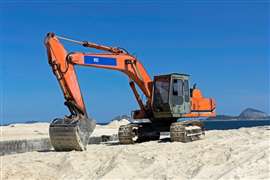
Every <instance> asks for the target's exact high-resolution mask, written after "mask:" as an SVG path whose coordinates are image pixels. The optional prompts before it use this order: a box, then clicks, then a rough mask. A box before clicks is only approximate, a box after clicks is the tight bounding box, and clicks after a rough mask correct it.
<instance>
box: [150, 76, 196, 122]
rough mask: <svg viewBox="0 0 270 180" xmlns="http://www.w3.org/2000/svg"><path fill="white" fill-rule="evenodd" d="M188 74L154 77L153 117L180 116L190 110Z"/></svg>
mask: <svg viewBox="0 0 270 180" xmlns="http://www.w3.org/2000/svg"><path fill="white" fill-rule="evenodd" d="M188 80H189V75H187V74H177V73H173V74H167V75H159V76H155V77H154V94H153V101H152V105H153V113H154V117H155V118H157V119H158V118H180V117H182V115H183V114H188V113H190V112H191V110H190V89H189V82H188Z"/></svg>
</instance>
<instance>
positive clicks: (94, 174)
mask: <svg viewBox="0 0 270 180" xmlns="http://www.w3.org/2000/svg"><path fill="white" fill-rule="evenodd" d="M269 128H270V127H256V128H242V129H240V130H226V131H208V132H207V134H206V136H205V137H204V138H203V139H201V140H199V141H195V142H192V143H171V142H169V141H167V140H166V139H165V140H163V141H159V142H158V141H152V142H146V143H140V144H136V145H116V144H100V145H89V146H88V150H87V151H84V152H75V151H72V152H29V153H22V154H14V155H6V156H2V157H1V161H2V167H1V172H2V179H270V169H269V166H270V159H269V153H270V144H269V139H270V130H269ZM100 129H103V130H104V129H111V130H112V129H113V128H108V127H106V128H105V127H103V128H102V127H100V126H98V127H97V129H96V133H97V134H99V133H98V131H99V130H100ZM104 131H105V130H104Z"/></svg>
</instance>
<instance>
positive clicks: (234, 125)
mask: <svg viewBox="0 0 270 180" xmlns="http://www.w3.org/2000/svg"><path fill="white" fill-rule="evenodd" d="M203 122H204V125H205V129H206V130H226V129H239V128H242V127H256V126H270V119H269V120H244V119H243V120H230V121H228V120H226V121H225V120H224V121H223V120H204V121H203Z"/></svg>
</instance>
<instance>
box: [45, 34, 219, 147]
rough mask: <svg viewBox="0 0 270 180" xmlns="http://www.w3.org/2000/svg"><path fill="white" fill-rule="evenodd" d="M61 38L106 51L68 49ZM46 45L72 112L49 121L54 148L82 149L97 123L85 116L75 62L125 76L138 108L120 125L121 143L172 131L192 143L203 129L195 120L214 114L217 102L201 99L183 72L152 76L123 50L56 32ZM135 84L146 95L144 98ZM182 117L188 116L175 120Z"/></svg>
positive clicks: (173, 136)
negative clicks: (130, 121) (92, 51)
mask: <svg viewBox="0 0 270 180" xmlns="http://www.w3.org/2000/svg"><path fill="white" fill-rule="evenodd" d="M60 40H62V41H63V40H65V41H69V42H73V43H76V44H79V45H82V46H84V47H87V48H93V49H97V50H101V51H104V52H102V53H83V52H67V51H66V49H65V48H64V46H63V45H62V43H61V42H60ZM45 46H46V49H47V55H48V62H49V65H50V66H51V68H52V72H53V73H54V75H55V77H56V79H57V81H58V82H59V85H60V88H61V90H62V92H63V95H64V99H65V103H64V104H65V105H66V106H67V108H68V109H69V111H70V115H68V116H65V117H64V118H56V119H54V120H53V121H52V122H51V124H50V127H49V135H50V140H51V143H52V146H53V147H54V149H55V150H56V151H71V150H78V151H82V150H85V149H86V145H87V144H88V142H89V138H90V135H91V134H92V132H93V130H94V129H95V125H96V122H95V120H94V119H92V118H90V117H89V116H88V115H87V111H86V107H85V104H84V101H83V97H82V94H81V90H80V87H79V83H78V79H77V75H76V72H75V66H86V67H94V68H103V69H110V70H117V71H120V72H122V73H124V74H125V75H127V77H128V80H129V85H130V87H131V89H132V91H133V93H134V95H135V98H136V100H137V102H138V105H139V107H140V108H139V110H135V111H133V112H132V118H133V119H135V120H136V123H135V122H133V123H130V124H128V125H123V126H120V128H119V131H118V138H119V142H120V144H133V143H136V142H144V141H151V140H157V139H159V138H160V133H161V132H170V138H171V141H176V142H190V141H194V140H197V139H199V138H200V136H202V135H204V133H205V132H204V125H203V123H202V122H201V121H199V120H194V118H198V117H210V116H215V109H216V104H215V100H214V99H212V98H204V97H203V96H202V93H201V91H200V90H199V89H198V88H197V87H196V86H193V87H192V88H190V87H189V75H187V74H180V73H171V74H165V75H157V76H154V79H153V80H152V79H151V77H150V76H149V75H148V73H147V71H146V69H145V68H144V66H143V65H142V64H141V62H140V61H139V60H138V59H137V58H136V57H134V56H132V55H131V54H129V53H128V51H126V50H125V49H123V48H118V47H110V46H104V45H99V44H95V43H92V42H88V41H77V40H73V39H70V38H67V37H62V36H57V35H56V34H54V33H48V34H47V35H46V37H45ZM138 88H139V89H140V91H141V92H142V93H143V94H144V96H145V97H146V100H145V101H143V100H142V98H141V96H140V95H139V92H138V90H137V89H138ZM183 118H185V119H189V120H186V121H178V120H179V119H183ZM141 119H143V120H144V119H147V120H148V122H144V121H140V120H141Z"/></svg>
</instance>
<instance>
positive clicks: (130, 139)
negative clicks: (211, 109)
mask: <svg viewBox="0 0 270 180" xmlns="http://www.w3.org/2000/svg"><path fill="white" fill-rule="evenodd" d="M160 125H161V124H157V123H131V124H127V125H122V126H120V127H119V131H118V138H119V143H120V144H133V143H138V142H145V141H152V140H159V139H160V133H161V132H168V131H169V132H170V140H171V141H172V142H190V141H195V140H198V139H200V137H201V136H202V135H205V131H204V125H203V123H202V122H201V121H198V120H188V121H181V122H173V123H170V124H166V125H167V126H164V124H162V125H163V126H160ZM161 127H162V128H161ZM164 127H165V128H164Z"/></svg>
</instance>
